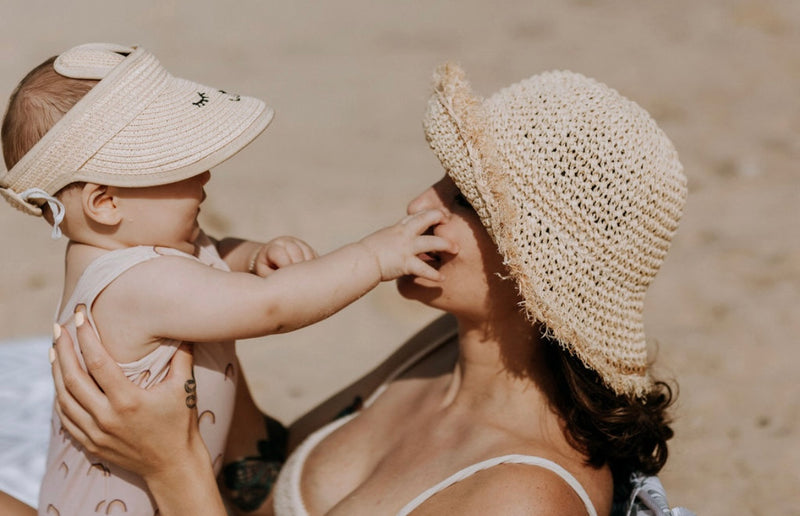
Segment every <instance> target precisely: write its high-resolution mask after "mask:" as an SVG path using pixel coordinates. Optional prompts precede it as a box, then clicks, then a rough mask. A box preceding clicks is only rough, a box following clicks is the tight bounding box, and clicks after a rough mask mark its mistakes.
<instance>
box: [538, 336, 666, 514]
mask: <svg viewBox="0 0 800 516" xmlns="http://www.w3.org/2000/svg"><path fill="white" fill-rule="evenodd" d="M543 340H544V346H543V347H544V356H545V361H546V363H547V366H548V367H549V368H550V371H552V372H553V373H554V374H553V382H554V384H553V385H552V387H553V388H552V389H550V391H551V393H550V403H551V405H552V407H553V409H554V410H555V411H556V412H557V413H558V414H559V415H560V416H561V417H562V418H563V419H564V424H565V427H566V428H565V430H566V435H567V439H568V440H569V442H570V444H571V445H572V446H574V447H575V448H576V449H578V450H579V451H581V452H583V453H584V454H585V455H586V456H587V457H588V459H587V463H588V464H590V465H592V466H594V467H601V466H603V465H605V464H608V465H609V467H610V468H611V473H612V475H613V477H614V500H615V501H620V500H623V499H625V498H627V497H628V495H629V493H630V482H629V480H630V475H631V473H633V472H642V473H644V474H647V475H655V474H656V473H658V472H659V470H661V468H662V467H663V466H664V463H665V462H666V461H667V454H668V451H667V440H669V439H670V438H671V437H672V435H673V431H672V428H670V426H669V425H670V423H671V419H670V417H669V414H668V413H667V409H668V408H669V407H670V405H672V402H673V401H674V397H673V392H672V388H671V387H670V386H669V385H668V384H667V383H665V382H662V381H656V382H655V385H654V387H653V389H652V390H651V391H650V392H648V393H647V394H646V395H644V396H643V397H641V398H635V397H631V396H624V395H618V394H616V393H614V391H612V390H611V389H609V388H608V387H606V386H605V385H604V384H603V381H602V379H601V378H600V376H599V375H598V374H597V373H596V372H595V371H593V370H591V369H588V368H587V367H586V366H584V365H583V363H582V362H581V361H580V360H579V359H578V358H576V357H574V356H573V355H572V354H570V353H569V352H567V351H565V350H564V349H563V348H562V347H561V345H560V344H559V343H558V342H557V341H556V340H555V339H553V338H552V337H550V336H548V335H547V332H545V336H544V337H543Z"/></svg>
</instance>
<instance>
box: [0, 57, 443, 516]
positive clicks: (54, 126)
mask: <svg viewBox="0 0 800 516" xmlns="http://www.w3.org/2000/svg"><path fill="white" fill-rule="evenodd" d="M272 115H273V112H272V110H271V109H270V108H268V107H267V106H266V105H265V104H264V103H263V102H261V101H259V100H257V99H253V98H248V97H244V96H239V95H233V94H229V93H226V92H224V91H222V90H219V89H216V88H210V87H207V86H202V85H200V84H196V83H194V82H191V81H187V80H184V79H178V78H175V77H173V76H171V75H170V74H169V73H168V72H167V71H166V70H164V69H163V68H162V67H161V66H160V64H159V63H158V61H157V60H156V58H155V57H154V56H153V55H152V54H150V53H149V52H147V51H146V50H144V49H142V48H140V47H139V48H137V47H124V46H118V45H109V44H89V45H82V46H79V47H76V48H73V49H71V50H69V51H67V52H65V53H63V54H61V55H60V56H58V57H57V58H54V60H53V59H51V60H48V61H46V62H45V63H43V64H42V65H40V66H39V67H37V68H36V69H34V70H33V71H32V72H30V73H29V74H28V75H27V76H26V77H25V78H24V79H23V80H22V82H21V83H20V85H19V86H18V87H17V89H16V90H15V92H14V93H13V94H12V97H11V99H10V102H9V107H8V110H7V113H6V116H5V118H4V120H3V130H2V141H3V153H4V158H5V160H6V166H7V167H8V171H7V172H5V173H3V174H2V175H1V176H0V194H2V195H3V197H4V198H5V199H6V200H7V201H8V202H9V203H11V204H12V205H13V206H14V207H16V208H18V209H20V210H22V211H24V212H27V213H29V214H32V215H39V216H43V217H45V218H46V219H47V220H48V222H50V224H51V225H52V226H53V235H54V237H56V238H57V237H58V236H60V235H61V233H62V232H63V234H64V235H65V236H66V237H67V238H68V239H69V242H68V244H67V248H66V256H65V261H66V268H65V280H64V291H63V296H62V301H61V303H60V306H59V309H58V316H57V320H56V322H57V323H58V324H60V325H66V327H67V328H68V329H69V330H70V331H74V322H71V321H72V320H73V317H74V319H77V320H78V321H79V324H80V323H81V322H82V320H83V318H84V317H85V318H87V319H88V320H89V321H91V322H92V323H93V325H94V327H95V328H96V330H97V332H98V333H99V335H100V336H101V337H102V340H103V342H104V344H105V345H106V346H107V348H108V349H109V352H110V353H111V355H112V356H113V357H114V358H115V360H116V361H117V362H119V363H120V364H121V366H122V367H123V369H124V371H125V373H126V375H127V376H128V377H129V378H130V380H131V381H132V382H134V383H136V384H138V385H140V386H141V387H143V388H147V387H148V386H151V385H153V384H155V383H157V382H159V381H160V380H162V379H163V378H164V376H165V375H166V374H167V372H168V368H169V363H170V359H171V358H172V356H173V355H174V353H175V351H176V350H177V348H178V346H179V345H180V344H181V342H184V341H189V342H195V343H198V344H197V345H196V346H195V351H194V359H195V378H196V385H197V388H196V389H197V397H196V404H197V409H198V414H199V420H200V430H201V434H202V436H203V439H204V442H205V444H206V446H207V448H208V450H209V455H210V457H211V459H212V461H213V462H214V466H215V471H216V472H217V473H219V468H220V467H221V465H222V460H223V451H224V448H225V441H226V438H227V434H228V430H229V426H230V422H231V417H232V411H233V406H234V402H233V400H234V397H235V391H236V384H237V381H239V376H240V371H239V368H238V362H237V360H236V356H235V351H234V346H233V339H237V338H248V337H256V336H261V335H268V334H272V333H278V332H287V331H291V330H293V329H296V328H300V327H302V326H306V325H308V324H312V323H314V322H316V321H319V320H321V319H324V318H325V317H328V316H329V315H331V314H333V313H334V312H336V311H338V310H340V309H341V308H343V307H345V306H346V305H348V304H349V303H352V302H353V301H355V300H356V299H358V298H359V297H361V296H362V295H364V294H365V293H366V292H368V291H369V290H371V289H372V288H374V287H375V286H376V285H377V284H378V283H379V282H380V281H387V280H392V279H395V278H397V277H399V276H402V275H417V276H421V277H425V278H429V279H432V280H438V279H440V275H439V272H438V271H436V270H435V269H434V268H432V267H431V266H430V265H429V264H427V263H425V262H424V261H423V260H422V259H420V255H422V256H424V253H427V252H449V253H455V252H457V251H456V249H455V248H454V245H453V244H451V243H449V242H447V241H446V240H444V239H442V238H439V237H436V236H433V235H426V234H424V232H425V231H426V230H427V228H428V227H430V226H432V225H434V224H437V223H439V222H441V221H442V219H443V217H445V215H444V214H443V213H441V212H439V211H425V212H422V213H418V214H415V215H412V216H408V217H406V218H404V219H403V220H402V221H401V222H399V223H398V224H396V225H394V226H390V227H388V228H384V229H382V230H380V231H377V232H376V233H373V234H371V235H369V236H367V237H365V238H364V239H362V240H361V241H359V242H357V243H353V244H349V245H346V246H344V247H342V248H340V249H337V250H335V251H333V252H331V253H329V254H327V255H324V256H322V257H316V255H315V254H314V252H313V250H311V248H310V247H308V245H307V244H305V243H304V242H302V241H300V240H297V239H293V238H289V237H282V238H279V239H275V240H273V241H270V242H268V243H267V244H257V243H254V242H242V241H239V240H236V239H224V240H221V241H219V242H217V241H215V240H212V239H211V238H209V237H207V236H206V235H205V234H204V233H203V232H202V231H201V230H200V228H199V226H198V224H197V215H198V213H199V211H200V205H201V203H202V202H203V200H204V198H205V192H204V190H203V187H204V185H205V184H206V183H207V182H208V180H209V177H210V173H209V169H210V168H212V167H214V166H216V165H217V164H219V163H221V162H223V161H224V160H226V159H227V158H229V157H231V156H232V155H233V154H235V153H236V152H238V151H239V150H241V149H242V148H243V147H244V146H246V145H247V144H248V143H249V142H250V141H252V140H253V139H254V138H255V137H256V136H258V134H260V133H261V132H262V131H263V130H264V129H265V128H266V126H267V125H268V124H269V122H270V121H271V119H272ZM231 271H236V272H231ZM248 273H250V274H248ZM76 312H78V313H77V314H76ZM73 314H76V315H75V316H73ZM84 314H85V315H84ZM118 512H119V513H122V512H127V513H129V514H154V513H156V512H157V508H156V507H155V504H154V503H153V500H152V498H151V497H150V495H149V493H148V492H147V489H146V486H145V484H144V481H143V480H142V479H141V478H139V477H137V476H136V475H133V474H132V473H130V472H128V471H125V470H123V469H121V468H118V467H116V466H114V465H112V464H108V463H105V462H102V461H100V460H98V459H97V458H95V457H92V456H91V455H90V454H89V453H88V452H86V451H85V450H83V449H81V448H80V447H79V446H77V445H76V444H74V443H73V441H72V439H71V438H70V437H69V435H68V434H67V433H66V432H64V430H63V428H62V427H61V424H60V422H59V419H58V415H57V414H55V413H54V415H53V428H52V434H51V440H50V447H49V450H48V459H47V470H46V473H45V476H44V480H43V484H42V489H41V494H40V498H39V514H41V515H59V514H60V515H62V516H65V515H72V514H94V513H98V514H117V513H118Z"/></svg>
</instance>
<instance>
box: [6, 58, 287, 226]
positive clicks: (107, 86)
mask: <svg viewBox="0 0 800 516" xmlns="http://www.w3.org/2000/svg"><path fill="white" fill-rule="evenodd" d="M53 66H54V68H55V71H56V72H58V73H59V74H61V75H63V76H66V77H72V78H76V79H97V80H100V82H98V83H97V84H96V85H95V86H94V87H93V88H92V89H91V90H90V91H89V92H88V93H87V94H86V95H85V96H84V97H83V98H82V99H81V100H80V101H78V102H77V103H76V104H75V106H73V108H72V109H70V110H69V111H68V112H67V113H66V114H65V115H64V116H63V117H62V118H61V119H60V120H59V121H58V122H57V123H56V124H55V125H54V126H53V127H52V128H51V129H50V130H49V131H48V132H47V133H46V134H45V135H44V136H43V137H42V139H41V140H40V141H39V142H38V143H36V145H34V146H33V148H31V149H30V151H28V152H27V153H26V154H25V155H24V156H23V157H22V158H21V159H20V161H19V162H18V163H17V164H16V165H14V167H12V169H11V170H9V171H7V172H4V173H2V174H0V194H2V196H3V197H4V198H5V199H6V200H7V201H8V202H9V203H11V205H13V206H14V207H16V208H18V209H20V210H22V211H24V212H26V213H29V214H31V215H41V214H42V211H41V207H40V206H41V204H43V203H44V202H48V203H50V202H55V201H54V200H52V196H53V195H55V193H56V192H58V191H59V190H60V189H61V188H63V187H64V186H66V185H68V184H70V183H74V182H77V181H88V182H94V183H99V184H104V185H110V186H121V187H143V186H156V185H160V184H166V183H172V182H176V181H180V180H182V179H186V178H189V177H192V176H195V175H197V174H201V173H203V172H205V171H206V170H208V169H210V168H212V167H214V166H216V165H218V164H220V163H222V162H223V161H225V160H226V159H228V158H230V157H231V156H233V155H234V154H235V153H236V152H238V151H239V150H241V149H242V148H243V147H245V146H246V145H247V144H248V143H250V142H251V141H252V140H253V139H254V138H255V137H256V136H258V135H259V134H260V133H261V132H262V131H263V130H264V129H265V128H266V127H267V125H268V124H269V122H270V121H271V120H272V117H273V110H272V109H271V108H269V107H267V106H266V105H265V104H264V102H262V101H260V100H258V99H254V98H250V97H244V96H240V95H233V94H229V93H226V92H225V91H222V90H220V89H218V88H212V87H209V86H203V85H201V84H197V83H194V82H192V81H188V80H185V79H179V78H176V77H173V76H172V75H170V74H169V73H168V72H167V71H166V70H165V69H164V68H163V67H162V66H161V65H160V64H159V62H158V60H157V59H156V58H155V56H153V55H152V54H151V53H149V52H147V51H146V50H145V49H143V48H141V47H126V46H121V45H114V44H108V43H90V44H86V45H81V46H78V47H75V48H72V49H70V50H68V51H66V52H64V53H63V54H61V55H60V56H58V58H56V60H55V62H54V65H53Z"/></svg>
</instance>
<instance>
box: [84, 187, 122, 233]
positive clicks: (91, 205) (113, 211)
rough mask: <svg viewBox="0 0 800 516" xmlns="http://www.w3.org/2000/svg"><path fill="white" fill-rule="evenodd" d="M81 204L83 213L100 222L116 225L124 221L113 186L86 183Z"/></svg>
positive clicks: (106, 224)
mask: <svg viewBox="0 0 800 516" xmlns="http://www.w3.org/2000/svg"><path fill="white" fill-rule="evenodd" d="M81 206H82V207H83V213H84V214H85V215H86V216H87V217H88V218H89V219H90V220H92V221H94V222H97V223H98V224H102V225H104V226H116V225H118V224H119V223H120V222H121V221H122V212H121V210H120V209H119V206H118V204H117V199H116V198H115V197H114V195H113V188H111V187H108V186H105V185H98V184H96V183H86V184H85V185H84V186H83V189H82V191H81Z"/></svg>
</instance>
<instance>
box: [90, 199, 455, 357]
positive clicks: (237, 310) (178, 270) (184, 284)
mask: <svg viewBox="0 0 800 516" xmlns="http://www.w3.org/2000/svg"><path fill="white" fill-rule="evenodd" d="M445 216H446V215H445V214H444V213H442V212H440V211H426V212H421V213H418V214H415V215H411V216H408V217H406V218H405V219H403V221H401V222H400V223H398V224H395V225H394V226H390V227H388V228H384V229H382V230H380V231H377V232H375V233H373V234H372V235H369V236H367V237H365V238H364V239H362V240H361V241H359V242H357V243H353V244H349V245H346V246H344V247H342V248H340V249H337V250H336V251H333V252H331V253H329V254H327V255H325V256H321V257H320V258H317V259H314V260H310V261H307V262H303V263H299V264H295V265H292V266H289V267H284V268H281V269H279V270H277V271H275V272H273V273H272V274H270V275H268V276H267V277H266V278H260V277H257V276H255V275H252V274H237V273H228V272H222V271H218V270H215V269H213V268H211V267H207V266H204V265H202V264H200V263H198V262H194V261H191V260H187V259H186V258H180V257H173V256H166V257H163V258H159V259H157V260H151V261H148V262H145V263H142V264H139V265H138V266H137V267H135V268H134V269H132V270H131V271H129V273H126V274H123V275H122V276H120V277H119V278H118V279H117V280H116V281H115V282H114V283H113V284H112V285H110V286H109V288H108V289H107V290H106V291H105V292H104V293H103V294H102V295H103V296H104V297H105V298H106V300H107V301H108V303H109V304H108V306H113V307H125V310H126V313H125V317H126V318H127V319H128V320H130V321H135V322H138V323H139V324H146V326H147V331H149V332H151V333H150V335H151V336H153V337H164V338H173V339H178V340H188V341H195V342H208V341H217V340H226V339H232V338H249V337H256V336H262V335H268V334H271V333H280V332H287V331H291V330H294V329H297V328H300V327H303V326H306V325H309V324H312V323H314V322H317V321H320V320H322V319H324V318H326V317H328V316H330V315H331V314H333V313H335V312H336V311H338V310H340V309H342V308H344V307H345V306H347V305H348V304H350V303H352V302H353V301H355V300H356V299H358V298H359V297H361V296H362V295H364V294H365V293H366V292H368V291H369V290H371V289H372V288H374V287H375V286H376V285H377V284H378V283H379V282H380V281H386V280H391V279H395V278H397V277H399V276H402V275H406V274H413V275H417V276H421V277H424V278H427V279H430V280H433V281H437V280H439V279H440V274H439V272H438V271H437V270H435V269H434V268H432V267H431V266H430V265H428V264H426V263H425V262H424V261H423V260H421V259H420V258H419V257H418V254H421V253H426V252H431V251H434V252H449V253H456V252H457V249H456V248H455V245H454V244H452V243H450V242H448V241H446V240H444V239H443V238H440V237H436V236H433V235H424V234H423V233H424V232H425V230H426V229H427V228H429V227H430V226H433V225H436V224H438V223H440V222H442V221H443V219H444V217H445ZM117 313H118V312H117Z"/></svg>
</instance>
